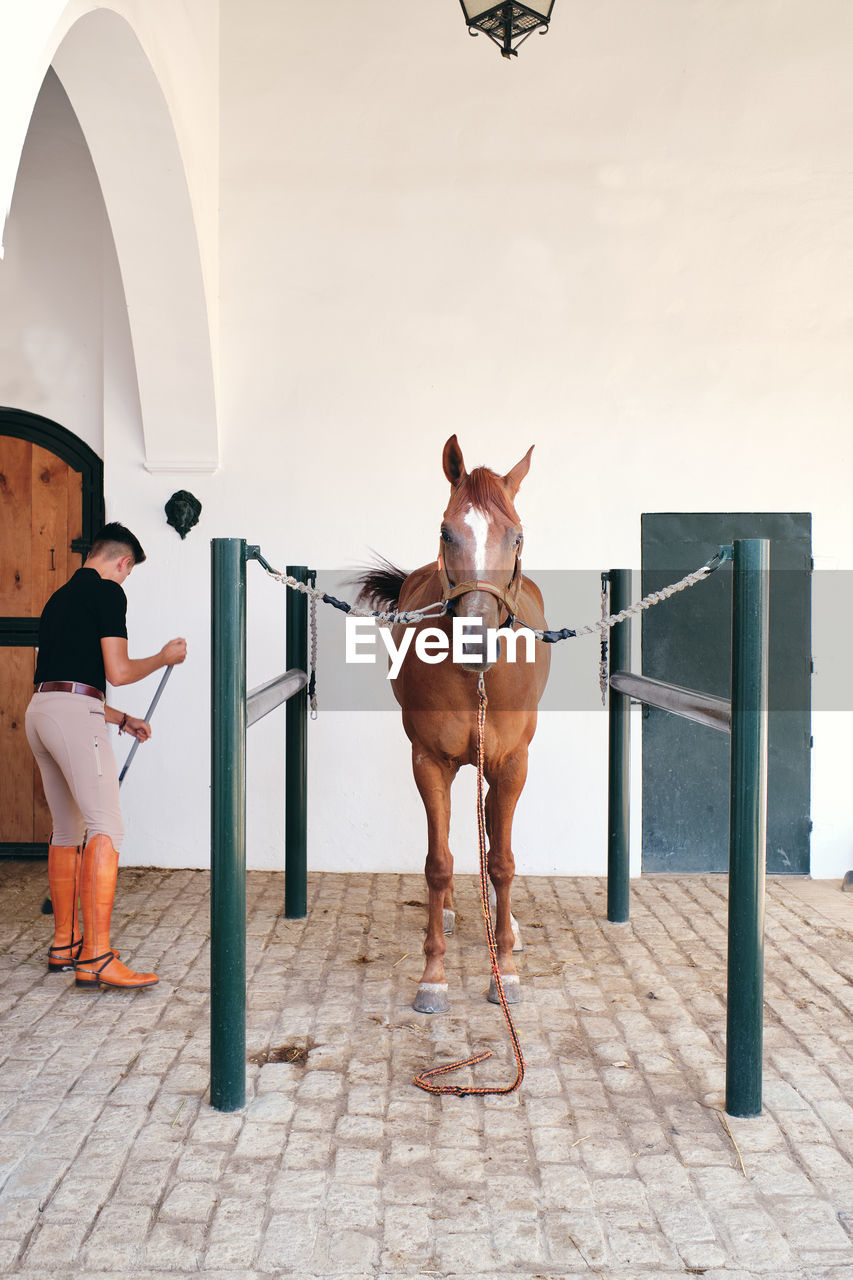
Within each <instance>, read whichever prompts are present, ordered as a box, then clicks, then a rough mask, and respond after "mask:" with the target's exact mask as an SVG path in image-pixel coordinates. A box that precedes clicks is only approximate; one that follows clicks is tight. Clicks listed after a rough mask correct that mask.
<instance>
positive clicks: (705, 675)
mask: <svg viewBox="0 0 853 1280" xmlns="http://www.w3.org/2000/svg"><path fill="white" fill-rule="evenodd" d="M735 538H769V539H770V540H771V548H770V570H771V572H770V578H771V583H770V698H769V702H770V749H769V764H768V814H767V870H768V872H769V873H770V874H789V875H807V874H808V872H809V834H810V830H811V823H810V821H809V793H810V777H811V768H810V751H811V567H812V562H811V515H810V514H807V513H795V514H777V513H764V512H762V513H758V514H748V513H747V514H731V513H719V514H707V513H700V514H694V513H689V512H688V513H667V514H651V515H644V516H643V518H642V563H643V573H642V592H643V595H646V594H648V592H650V591H653V590H656V589H658V588H659V587H662V586H665V585H666V584H667V583H668V582H674V581H675V580H676V579H678V578H680V577H683V575H684V574H685V573H688V572H689V571H690V570H691V569H695V568H696V567H697V565H700V564H702V563H704V561H706V560H707V559H708V558H709V557H710V556H711V555H712V554H713V552H714V551H715V550H716V548H717V547H718V546H719V545H720V544H721V543H730V542H732V541H733V540H734V539H735ZM730 655H731V565H730V564H726V565H723V567H722V568H721V569H719V570H718V571H717V572H716V573H715V574H714V575H713V576H712V577H711V578H710V579H709V580H708V581H707V582H704V583H700V584H699V585H698V586H696V587H693V588H691V589H690V590H688V591H685V592H682V593H681V594H680V595H678V596H675V597H673V598H672V599H671V600H669V601H667V602H666V603H665V604H662V605H660V606H659V607H657V608H655V609H650V610H649V611H648V612H647V613H645V614H644V615H643V630H642V671H643V675H646V676H652V677H654V678H655V679H658V680H667V681H669V682H671V683H672V684H680V685H684V686H686V687H687V688H691V689H701V690H703V691H705V692H707V693H713V694H716V695H717V696H718V697H723V698H728V697H729V696H730V694H731V670H730ZM728 820H729V739H728V737H726V736H724V735H723V734H721V733H717V732H716V731H715V730H713V729H709V728H705V727H704V726H702V725H697V724H692V723H690V722H689V721H686V720H681V719H679V718H678V717H676V716H673V715H670V714H669V713H667V712H666V711H658V710H656V709H655V708H644V709H643V871H646V872H654V871H673V872H712V871H720V872H724V871H727V870H728Z"/></svg>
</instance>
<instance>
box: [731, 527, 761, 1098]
mask: <svg viewBox="0 0 853 1280" xmlns="http://www.w3.org/2000/svg"><path fill="white" fill-rule="evenodd" d="M769 578H770V543H769V542H768V541H767V540H766V539H764V538H746V539H743V540H741V541H737V542H735V544H734V574H733V583H732V740H731V822H730V833H729V947H728V1012H727V1034H726V1111H727V1112H728V1114H729V1115H731V1116H758V1115H760V1114H761V1092H762V1088H761V1086H762V1049H763V1038H764V1036H763V1028H764V1010H763V1005H764V874H765V863H766V849H767V679H768V650H769V617H770V583H769Z"/></svg>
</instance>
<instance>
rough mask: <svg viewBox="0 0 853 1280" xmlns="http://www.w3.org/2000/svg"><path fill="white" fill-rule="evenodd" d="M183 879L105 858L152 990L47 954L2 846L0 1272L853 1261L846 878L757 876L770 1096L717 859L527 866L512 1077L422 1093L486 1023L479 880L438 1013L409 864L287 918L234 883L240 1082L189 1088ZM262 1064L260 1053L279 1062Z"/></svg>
mask: <svg viewBox="0 0 853 1280" xmlns="http://www.w3.org/2000/svg"><path fill="white" fill-rule="evenodd" d="M208 883H209V881H208V877H207V875H206V874H204V873H201V872H192V871H175V872H166V871H160V870H139V869H128V870H122V872H121V873H120V880H119V894H118V901H117V906H116V912H115V917H114V930H113V937H114V939H115V941H116V943H117V945H119V946H120V947H121V950H122V954H123V955H124V956H125V958H126V959H128V960H129V962H130V963H131V964H134V963H136V964H137V965H138V966H141V967H143V968H145V969H148V968H156V969H157V971H158V972H159V974H160V977H161V981H160V984H159V986H157V987H154V988H151V989H149V990H145V991H139V992H136V993H132V994H127V993H122V992H111V991H102V992H98V993H95V992H88V991H78V990H76V989H75V987H74V985H73V975H71V974H64V975H59V976H56V975H52V976H48V975H47V973H46V970H45V965H44V958H43V957H44V951H45V949H46V947H47V945H48V941H49V936H50V933H51V921H50V919H49V918H48V917H46V916H43V915H41V914H40V905H41V901H42V898H43V896H44V893H45V868H44V864H43V863H41V864H28V863H8V862H7V863H2V864H0V890H2V893H3V901H4V904H5V908H6V910H5V913H4V915H5V920H6V928H5V934H4V937H3V939H2V942H0V965H2V978H3V980H2V986H0V1028H1V1029H0V1117H2V1118H0V1188H2V1190H0V1273H2V1274H8V1275H15V1276H17V1275H20V1276H23V1277H26V1278H27V1280H41V1278H42V1277H45V1280H46V1277H48V1276H51V1277H53V1276H55V1275H56V1274H61V1275H62V1276H63V1277H67V1278H68V1280H89V1278H90V1277H92V1278H94V1277H97V1278H98V1280H117V1278H119V1277H121V1278H122V1280H126V1278H128V1277H133V1280H157V1278H158V1277H165V1276H176V1275H177V1276H181V1275H184V1274H187V1275H189V1274H193V1275H195V1274H197V1273H198V1272H204V1273H205V1274H206V1275H207V1276H208V1277H210V1280H250V1278H254V1277H260V1278H262V1280H266V1278H267V1277H270V1278H272V1277H278V1276H295V1277H300V1278H301V1280H315V1278H318V1277H324V1278H327V1280H328V1278H330V1277H347V1280H368V1278H369V1280H385V1278H390V1277H394V1276H407V1277H411V1278H412V1280H426V1277H436V1276H438V1277H450V1276H456V1277H476V1278H477V1280H509V1278H510V1277H514V1278H516V1280H517V1278H518V1277H526V1278H527V1280H540V1278H541V1280H558V1278H559V1277H575V1276H590V1277H603V1278H604V1280H650V1278H651V1277H661V1278H664V1277H670V1276H683V1275H685V1274H687V1275H705V1276H706V1277H708V1278H709V1280H724V1278H725V1280H748V1278H751V1277H762V1278H763V1280H767V1278H769V1280H795V1278H796V1280H850V1278H851V1277H853V1239H851V1237H853V1106H851V1098H853V1019H851V1013H853V894H842V893H840V892H839V888H838V886H837V885H829V884H817V883H815V882H811V881H803V880H782V879H779V880H772V881H770V882H769V883H768V918H767V980H766V991H765V994H766V1014H767V1017H766V1034H765V1050H766V1052H765V1109H764V1114H763V1115H762V1116H761V1117H760V1118H758V1119H754V1120H734V1119H728V1120H727V1119H726V1118H725V1117H724V1115H723V1113H722V1103H723V1086H724V1067H723V1051H724V1029H725V1007H724V996H725V951H726V903H725V895H726V881H725V879H724V878H721V877H684V878H654V879H647V880H643V881H642V882H637V883H636V884H635V885H634V888H633V900H632V920H631V923H630V924H628V925H610V924H608V923H607V921H606V919H605V918H604V917H605V894H604V884H603V882H602V881H599V880H594V879H571V878H565V879H557V878H554V879H546V878H527V879H520V880H519V881H518V882H517V887H516V892H515V894H514V907H515V912H516V915H517V916H518V919H519V921H520V923H521V926H522V932H523V936H524V940H525V943H526V950H525V952H524V954H523V955H522V956H520V957H519V968H520V971H521V973H522V980H523V983H524V988H525V1002H524V1003H523V1004H522V1005H520V1006H518V1007H517V1010H516V1021H517V1025H518V1027H519V1030H520V1034H521V1036H522V1039H523V1045H524V1051H525V1056H526V1060H527V1076H526V1078H525V1081H524V1083H523V1085H522V1088H521V1091H520V1093H516V1094H513V1095H511V1096H509V1097H506V1098H486V1099H479V1098H465V1099H458V1098H446V1099H437V1098H433V1097H430V1096H428V1095H427V1094H425V1093H423V1092H422V1091H420V1090H418V1089H416V1088H415V1087H414V1086H413V1084H412V1077H413V1076H414V1075H415V1074H416V1073H417V1072H418V1071H420V1070H422V1069H424V1068H425V1067H427V1066H431V1065H434V1064H435V1063H438V1062H441V1061H445V1060H447V1059H448V1058H453V1059H456V1058H458V1057H461V1056H464V1055H465V1054H467V1053H469V1052H473V1051H475V1050H477V1049H479V1048H481V1047H483V1046H488V1047H491V1048H492V1049H493V1050H494V1057H493V1058H492V1059H491V1060H490V1061H488V1062H486V1063H484V1064H482V1065H481V1066H479V1067H477V1068H475V1073H476V1078H477V1080H478V1081H481V1082H483V1081H485V1082H498V1083H506V1082H508V1081H510V1080H511V1079H512V1078H513V1063H512V1057H511V1052H510V1047H509V1041H508V1037H507V1035H506V1032H505V1029H504V1026H503V1022H502V1019H501V1014H500V1010H499V1009H497V1008H495V1007H494V1006H491V1005H489V1004H488V1003H487V1002H486V1001H485V999H484V992H485V990H486V987H487V985H488V973H487V970H488V957H487V952H486V948H485V943H484V940H483V936H482V933H483V930H482V920H481V918H480V911H479V907H478V903H477V898H476V892H475V888H474V885H473V881H472V880H471V879H470V878H468V877H466V878H465V879H464V881H463V882H462V883H461V884H458V885H457V890H458V893H457V905H458V908H459V911H460V914H461V918H460V920H459V925H458V931H457V934H456V936H455V937H454V938H452V939H450V940H449V942H450V945H449V948H448V960H449V963H448V977H449V980H450V990H451V998H452V1001H453V1006H452V1011H451V1013H450V1014H448V1015H445V1016H443V1017H433V1018H430V1017H429V1016H426V1015H420V1014H415V1013H413V1012H412V1010H411V1008H410V1001H411V998H412V996H413V994H414V989H415V986H416V982H417V978H418V976H419V971H420V964H419V957H420V948H421V943H422V931H423V924H424V918H425V913H424V910H423V906H422V903H423V900H424V898H425V891H424V884H423V880H422V879H421V878H420V877H416V876H393V875H384V876H380V875H375V876H374V875H314V876H312V877H311V880H310V885H309V901H310V906H309V916H308V919H307V920H305V921H287V920H285V919H284V918H282V916H281V915H280V908H281V896H282V891H283V890H282V877H281V876H277V875H273V874H267V873H251V874H250V875H249V885H248V900H249V925H248V929H249V956H248V970H249V974H250V977H249V1014H248V1031H247V1042H248V1052H249V1054H250V1055H252V1056H255V1057H259V1058H261V1059H262V1058H263V1056H264V1055H265V1054H267V1053H269V1051H270V1050H275V1049H279V1050H281V1055H280V1056H284V1057H285V1059H288V1058H291V1059H292V1060H285V1061H282V1062H275V1061H269V1062H267V1063H266V1064H265V1065H258V1064H257V1063H249V1065H248V1068H247V1070H248V1099H249V1101H248V1104H247V1106H246V1107H245V1109H243V1110H242V1111H239V1112H233V1113H230V1114H222V1113H219V1112H216V1111H213V1110H211V1108H210V1106H209V1103H208V1098H207V1089H208V928H209V925H208ZM273 1056H275V1055H273Z"/></svg>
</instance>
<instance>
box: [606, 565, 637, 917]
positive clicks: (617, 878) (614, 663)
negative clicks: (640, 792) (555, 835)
mask: <svg viewBox="0 0 853 1280" xmlns="http://www.w3.org/2000/svg"><path fill="white" fill-rule="evenodd" d="M608 578H609V581H610V612H611V613H620V612H621V610H622V609H624V608H626V607H627V606H628V605H629V604H630V603H631V570H630V569H611V570H610V573H609V574H608ZM610 670H611V671H630V670H631V619H630V618H626V619H625V621H624V622H618V623H617V624H616V626H615V627H611V628H610ZM608 700H609V706H608V771H607V919H608V920H611V921H613V922H614V923H616V924H623V923H624V922H625V921H626V920H627V919H628V914H629V910H630V884H631V869H630V844H629V840H630V835H629V826H628V824H629V820H630V812H631V793H630V786H631V699H630V698H629V697H628V695H627V694H624V693H617V691H616V690H615V689H609V690H608Z"/></svg>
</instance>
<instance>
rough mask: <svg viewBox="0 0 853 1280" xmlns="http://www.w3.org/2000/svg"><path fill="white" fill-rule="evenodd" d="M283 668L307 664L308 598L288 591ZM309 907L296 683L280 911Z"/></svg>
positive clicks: (293, 913) (288, 733)
mask: <svg viewBox="0 0 853 1280" xmlns="http://www.w3.org/2000/svg"><path fill="white" fill-rule="evenodd" d="M287 572H288V573H289V574H290V575H291V577H294V578H296V579H298V581H299V582H307V581H308V570H307V568H306V567H305V565H302V564H297V565H288V566H287ZM285 625H286V647H287V652H286V664H287V668H288V670H290V669H291V668H293V667H298V668H299V670H300V671H307V670H308V598H307V596H304V595H303V594H302V592H301V591H288V593H287V616H286V624H285ZM307 913H308V691H307V689H300V691H299V692H298V693H294V694H293V695H292V696H291V697H290V698H288V700H287V706H286V709H285V765H284V914H285V916H286V917H287V918H288V919H289V920H296V919H302V918H303V917H304V916H305V915H307Z"/></svg>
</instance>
